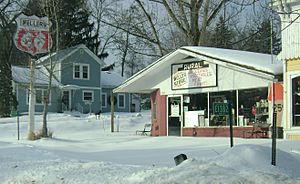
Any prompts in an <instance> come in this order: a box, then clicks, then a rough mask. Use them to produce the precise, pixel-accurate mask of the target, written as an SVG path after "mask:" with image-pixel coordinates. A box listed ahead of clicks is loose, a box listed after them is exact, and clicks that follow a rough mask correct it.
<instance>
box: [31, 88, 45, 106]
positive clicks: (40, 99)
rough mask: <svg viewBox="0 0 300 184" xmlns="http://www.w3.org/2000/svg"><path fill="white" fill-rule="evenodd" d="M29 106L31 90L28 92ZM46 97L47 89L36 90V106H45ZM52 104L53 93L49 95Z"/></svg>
mask: <svg viewBox="0 0 300 184" xmlns="http://www.w3.org/2000/svg"><path fill="white" fill-rule="evenodd" d="M26 95H27V100H26V102H27V104H29V95H30V92H29V90H27V93H26ZM46 95H47V89H36V90H35V104H36V105H42V104H44V99H45V98H46ZM50 102H51V93H50V95H49V104H50Z"/></svg>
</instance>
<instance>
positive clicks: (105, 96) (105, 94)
mask: <svg viewBox="0 0 300 184" xmlns="http://www.w3.org/2000/svg"><path fill="white" fill-rule="evenodd" d="M103 96H104V105H103ZM101 107H103V108H107V93H102V94H101Z"/></svg>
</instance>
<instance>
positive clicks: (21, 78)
mask: <svg viewBox="0 0 300 184" xmlns="http://www.w3.org/2000/svg"><path fill="white" fill-rule="evenodd" d="M11 70H12V80H13V81H15V82H16V83H24V84H29V83H30V69H29V68H24V67H19V66H12V68H11ZM35 78H36V80H35V84H37V85H48V83H49V72H48V71H47V70H46V68H44V67H39V68H36V69H35ZM52 85H53V86H59V85H60V83H59V82H58V81H57V80H55V79H53V80H52Z"/></svg>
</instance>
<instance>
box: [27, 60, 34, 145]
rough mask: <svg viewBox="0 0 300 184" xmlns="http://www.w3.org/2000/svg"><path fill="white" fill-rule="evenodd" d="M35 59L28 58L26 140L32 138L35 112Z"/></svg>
mask: <svg viewBox="0 0 300 184" xmlns="http://www.w3.org/2000/svg"><path fill="white" fill-rule="evenodd" d="M34 71H35V61H34V59H30V84H29V107H28V114H29V123H28V136H27V138H28V140H34V123H35V122H34V113H35V89H34V83H35V74H34Z"/></svg>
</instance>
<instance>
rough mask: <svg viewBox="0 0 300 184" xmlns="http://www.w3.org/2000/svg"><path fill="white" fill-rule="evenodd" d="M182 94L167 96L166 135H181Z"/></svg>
mask: <svg viewBox="0 0 300 184" xmlns="http://www.w3.org/2000/svg"><path fill="white" fill-rule="evenodd" d="M181 121H182V96H172V97H168V135H169V136H180V135H181Z"/></svg>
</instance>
